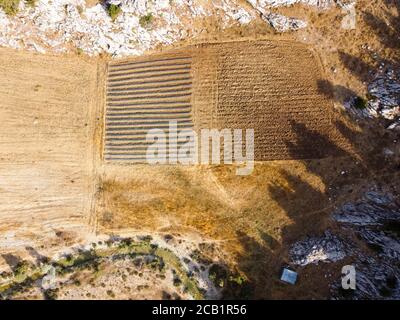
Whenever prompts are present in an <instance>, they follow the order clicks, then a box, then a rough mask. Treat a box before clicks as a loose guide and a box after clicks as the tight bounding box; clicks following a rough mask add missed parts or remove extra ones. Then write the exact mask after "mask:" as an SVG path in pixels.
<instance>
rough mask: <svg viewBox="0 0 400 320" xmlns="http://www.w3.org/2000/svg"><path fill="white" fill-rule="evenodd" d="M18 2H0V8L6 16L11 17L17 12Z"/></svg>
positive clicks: (17, 0) (0, 0)
mask: <svg viewBox="0 0 400 320" xmlns="http://www.w3.org/2000/svg"><path fill="white" fill-rule="evenodd" d="M19 1H20V0H0V8H1V9H3V11H4V12H5V13H6V14H7V15H9V16H13V15H15V14H17V12H18V6H19Z"/></svg>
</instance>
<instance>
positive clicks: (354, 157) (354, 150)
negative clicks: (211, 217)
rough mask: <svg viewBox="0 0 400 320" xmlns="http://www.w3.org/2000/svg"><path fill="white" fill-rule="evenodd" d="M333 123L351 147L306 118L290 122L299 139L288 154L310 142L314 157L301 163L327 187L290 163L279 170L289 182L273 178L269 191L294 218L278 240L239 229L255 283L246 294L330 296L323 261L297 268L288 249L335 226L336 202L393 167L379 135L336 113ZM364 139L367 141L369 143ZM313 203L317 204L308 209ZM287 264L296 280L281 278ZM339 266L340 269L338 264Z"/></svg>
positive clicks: (241, 264) (244, 263) (243, 259)
mask: <svg viewBox="0 0 400 320" xmlns="http://www.w3.org/2000/svg"><path fill="white" fill-rule="evenodd" d="M333 124H334V128H335V130H336V131H337V133H338V135H340V137H341V138H342V139H344V140H346V141H348V142H349V144H350V146H349V147H343V146H342V145H341V144H338V143H337V140H336V139H334V140H333V139H331V138H330V137H328V136H325V135H322V134H320V133H319V132H317V131H314V130H311V129H309V128H307V127H306V126H305V125H304V124H302V123H296V122H294V121H292V122H291V131H292V133H293V134H294V136H295V137H296V139H295V142H293V140H290V141H287V142H286V145H287V148H288V150H289V154H290V155H292V157H293V158H294V159H295V158H296V155H297V154H298V150H299V149H305V148H309V151H310V154H312V155H313V159H310V160H301V163H302V164H303V165H304V166H305V168H306V172H308V173H310V174H311V175H313V176H315V177H317V178H318V179H320V181H321V182H322V185H324V186H325V188H324V190H321V189H317V188H315V186H313V185H311V184H310V183H309V181H306V180H304V178H303V177H302V176H298V175H297V174H295V173H293V172H290V171H288V170H286V169H282V172H281V175H282V176H283V177H284V179H285V180H286V185H285V186H282V185H276V184H274V183H273V182H271V183H270V184H269V186H268V188H267V189H268V190H267V191H268V193H269V194H270V196H271V198H272V199H273V200H274V202H275V203H276V204H277V205H278V206H279V207H280V208H281V209H282V210H283V211H284V212H285V214H286V215H287V217H289V218H290V220H291V221H292V223H291V224H289V225H287V226H285V227H283V228H282V230H281V241H280V242H277V241H276V240H275V241H274V240H272V241H271V237H270V236H269V235H268V234H260V238H261V239H262V241H259V240H256V239H254V238H252V237H250V236H249V235H247V234H244V233H238V238H239V239H240V243H241V245H242V247H243V253H242V254H241V255H239V256H238V257H237V260H236V261H237V263H238V269H240V270H241V271H242V272H243V273H244V274H245V276H246V278H247V279H248V282H249V284H248V288H251V294H249V292H247V296H245V298H248V299H270V298H273V299H275V298H279V299H280V298H290V299H314V298H327V297H328V296H329V283H328V280H327V279H326V278H325V275H326V272H325V270H324V266H314V265H312V266H311V265H310V266H307V267H306V268H300V269H299V268H298V266H296V265H293V263H291V261H290V257H289V249H290V247H291V246H292V245H293V244H294V243H295V242H296V241H298V240H301V239H302V238H304V237H313V236H321V235H323V234H324V232H325V231H326V230H327V229H336V228H337V225H336V224H335V222H333V220H331V219H330V215H331V213H332V211H333V210H334V208H335V207H336V206H337V205H340V204H341V203H343V202H345V201H347V199H348V198H349V197H352V196H353V194H352V193H353V192H354V190H357V188H358V187H360V186H363V183H364V182H365V181H367V180H368V183H369V182H371V183H373V182H375V181H376V180H374V179H375V177H379V176H380V175H382V174H384V173H386V172H388V171H390V170H392V168H391V167H386V166H385V165H384V164H385V162H384V158H383V157H382V156H381V153H382V152H381V150H382V147H383V146H382V144H381V143H380V142H379V140H377V141H375V142H374V141H371V139H370V138H369V136H368V132H366V131H364V130H359V131H356V130H355V129H354V128H353V127H350V126H348V125H347V124H346V123H345V122H344V121H342V120H339V119H337V120H335V121H334V122H333ZM373 134H376V133H373ZM366 142H367V143H368V142H369V146H368V147H366ZM320 146H323V148H322V149H324V152H322V153H320V152H319V151H318V150H319V149H321V148H320ZM314 149H315V152H313V150H314ZM378 150H379V152H378ZM321 162H324V163H325V165H321ZM369 179H370V180H369ZM310 208H313V210H312V211H310ZM285 266H289V267H290V268H292V269H294V270H299V272H300V273H299V279H298V282H297V283H296V285H295V286H291V285H289V284H286V283H283V282H281V281H280V280H279V278H280V273H281V271H282V268H283V267H285ZM334 267H335V266H334V264H333V266H332V268H334ZM335 268H336V267H335ZM271 270H272V272H271ZM267 271H269V272H267ZM337 272H339V273H340V271H339V270H337ZM339 273H338V274H339ZM239 298H243V296H240V297H239Z"/></svg>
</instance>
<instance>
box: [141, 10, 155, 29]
mask: <svg viewBox="0 0 400 320" xmlns="http://www.w3.org/2000/svg"><path fill="white" fill-rule="evenodd" d="M152 23H153V15H152V14H151V13H149V14H146V15H145V16H141V17H140V19H139V24H140V26H141V27H142V28H150V27H151V25H152Z"/></svg>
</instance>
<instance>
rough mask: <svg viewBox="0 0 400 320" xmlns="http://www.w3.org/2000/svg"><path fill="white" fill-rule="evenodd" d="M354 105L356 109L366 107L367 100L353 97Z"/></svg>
mask: <svg viewBox="0 0 400 320" xmlns="http://www.w3.org/2000/svg"><path fill="white" fill-rule="evenodd" d="M354 107H355V108H356V109H365V108H366V107H367V100H365V99H363V98H361V97H356V98H355V99H354Z"/></svg>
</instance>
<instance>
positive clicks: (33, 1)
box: [25, 0, 37, 8]
mask: <svg viewBox="0 0 400 320" xmlns="http://www.w3.org/2000/svg"><path fill="white" fill-rule="evenodd" d="M25 2H26V4H27V5H28V6H29V7H31V8H33V7H35V6H36V2H37V0H25Z"/></svg>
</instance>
